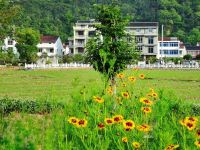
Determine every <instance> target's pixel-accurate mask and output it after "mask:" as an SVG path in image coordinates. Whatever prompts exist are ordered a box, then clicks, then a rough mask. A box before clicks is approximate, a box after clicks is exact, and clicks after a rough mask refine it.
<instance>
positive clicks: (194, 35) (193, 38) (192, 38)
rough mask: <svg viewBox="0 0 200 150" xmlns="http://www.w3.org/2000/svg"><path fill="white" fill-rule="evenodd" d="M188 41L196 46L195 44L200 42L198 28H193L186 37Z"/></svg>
mask: <svg viewBox="0 0 200 150" xmlns="http://www.w3.org/2000/svg"><path fill="white" fill-rule="evenodd" d="M188 41H189V42H190V43H191V44H192V45H196V44H197V42H199V41H200V27H199V28H193V29H192V31H191V32H190V34H189V36H188Z"/></svg>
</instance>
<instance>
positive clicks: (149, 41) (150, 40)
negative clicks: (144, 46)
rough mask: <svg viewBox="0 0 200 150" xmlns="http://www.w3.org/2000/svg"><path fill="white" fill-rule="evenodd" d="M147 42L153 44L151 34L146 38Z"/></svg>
mask: <svg viewBox="0 0 200 150" xmlns="http://www.w3.org/2000/svg"><path fill="white" fill-rule="evenodd" d="M148 44H153V36H150V37H149V38H148Z"/></svg>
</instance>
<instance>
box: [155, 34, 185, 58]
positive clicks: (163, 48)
mask: <svg viewBox="0 0 200 150" xmlns="http://www.w3.org/2000/svg"><path fill="white" fill-rule="evenodd" d="M185 54H186V48H185V46H184V44H183V43H182V42H181V41H179V40H178V38H177V37H163V39H162V38H161V37H160V38H159V40H158V53H157V56H156V57H157V59H162V58H166V57H168V58H172V57H183V56H184V55H185Z"/></svg>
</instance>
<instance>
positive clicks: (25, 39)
mask: <svg viewBox="0 0 200 150" xmlns="http://www.w3.org/2000/svg"><path fill="white" fill-rule="evenodd" d="M16 40H17V44H16V47H17V50H18V52H19V54H20V56H19V58H20V60H21V61H22V62H26V63H34V62H36V59H37V56H36V53H37V47H36V45H37V44H38V43H39V41H40V34H39V32H38V31H35V30H33V29H31V28H25V29H21V30H19V31H17V34H16Z"/></svg>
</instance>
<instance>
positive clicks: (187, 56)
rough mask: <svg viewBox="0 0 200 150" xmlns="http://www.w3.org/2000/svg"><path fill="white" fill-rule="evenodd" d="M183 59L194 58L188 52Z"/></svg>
mask: <svg viewBox="0 0 200 150" xmlns="http://www.w3.org/2000/svg"><path fill="white" fill-rule="evenodd" d="M183 59H185V60H192V55H190V54H186V55H184V56H183Z"/></svg>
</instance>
